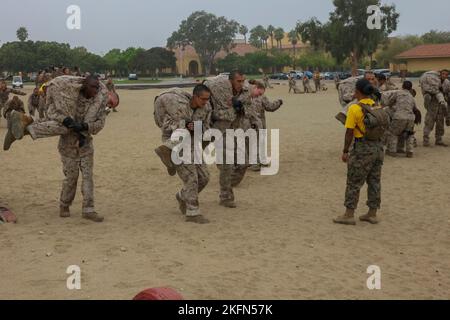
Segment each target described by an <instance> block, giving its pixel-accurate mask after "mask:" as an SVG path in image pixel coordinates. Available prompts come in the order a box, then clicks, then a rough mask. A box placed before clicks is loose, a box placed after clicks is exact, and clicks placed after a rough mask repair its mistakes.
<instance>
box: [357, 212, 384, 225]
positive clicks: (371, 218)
mask: <svg viewBox="0 0 450 320" xmlns="http://www.w3.org/2000/svg"><path fill="white" fill-rule="evenodd" d="M377 211H378V210H377V209H369V212H368V213H367V214H365V215H363V216H361V217H359V220H361V221H364V222H369V223H371V224H377V223H379V222H380V220H379V219H378V218H377Z"/></svg>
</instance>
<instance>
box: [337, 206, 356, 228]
mask: <svg viewBox="0 0 450 320" xmlns="http://www.w3.org/2000/svg"><path fill="white" fill-rule="evenodd" d="M333 222H334V223H337V224H345V225H351V226H354V225H356V221H355V209H349V208H347V210H346V211H345V213H344V215H343V216H339V217H337V218H335V219H333Z"/></svg>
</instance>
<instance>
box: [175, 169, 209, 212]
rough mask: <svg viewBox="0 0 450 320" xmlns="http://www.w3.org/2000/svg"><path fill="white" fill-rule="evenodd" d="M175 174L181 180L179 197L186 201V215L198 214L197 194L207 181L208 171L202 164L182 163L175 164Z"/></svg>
mask: <svg viewBox="0 0 450 320" xmlns="http://www.w3.org/2000/svg"><path fill="white" fill-rule="evenodd" d="M177 174H178V176H179V177H180V178H181V180H182V181H183V183H184V185H183V188H182V189H181V192H180V195H181V199H182V200H183V201H184V202H186V207H187V211H186V215H187V216H195V215H199V214H200V213H199V211H198V209H199V202H198V195H199V194H200V192H202V190H203V189H205V187H206V185H207V184H208V182H209V172H208V169H207V167H206V165H204V164H201V165H200V164H182V165H179V166H177Z"/></svg>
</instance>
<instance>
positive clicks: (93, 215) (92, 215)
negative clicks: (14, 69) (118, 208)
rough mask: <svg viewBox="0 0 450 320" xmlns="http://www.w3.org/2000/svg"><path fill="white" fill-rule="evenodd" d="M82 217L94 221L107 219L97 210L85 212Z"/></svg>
mask: <svg viewBox="0 0 450 320" xmlns="http://www.w3.org/2000/svg"><path fill="white" fill-rule="evenodd" d="M82 217H83V219H87V220H91V221H94V222H103V220H105V218H104V217H103V216H101V215H99V214H98V213H97V212H89V213H83V215H82Z"/></svg>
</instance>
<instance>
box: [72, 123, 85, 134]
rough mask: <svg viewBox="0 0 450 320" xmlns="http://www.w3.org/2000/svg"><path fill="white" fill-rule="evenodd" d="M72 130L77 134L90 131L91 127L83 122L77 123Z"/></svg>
mask: <svg viewBox="0 0 450 320" xmlns="http://www.w3.org/2000/svg"><path fill="white" fill-rule="evenodd" d="M72 129H73V131H75V132H76V133H80V132H82V131H88V130H89V126H88V124H87V123H86V122H82V123H78V122H75V125H74V126H73V128H72Z"/></svg>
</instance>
